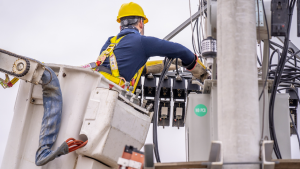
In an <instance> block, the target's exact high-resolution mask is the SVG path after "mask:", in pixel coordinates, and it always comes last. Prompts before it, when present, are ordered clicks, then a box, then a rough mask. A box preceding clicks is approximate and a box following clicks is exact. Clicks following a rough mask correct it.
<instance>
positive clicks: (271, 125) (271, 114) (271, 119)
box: [269, 0, 295, 159]
mask: <svg viewBox="0 0 300 169" xmlns="http://www.w3.org/2000/svg"><path fill="white" fill-rule="evenodd" d="M294 6H295V1H293V0H292V2H291V6H289V9H288V11H289V15H288V27H287V34H286V36H285V39H284V48H283V50H282V55H281V58H280V62H279V64H278V67H277V69H276V73H275V79H274V84H273V90H272V94H271V98H270V104H269V128H270V137H271V139H272V140H274V152H275V155H276V157H277V158H278V159H281V158H282V157H281V153H280V149H279V146H278V142H277V138H276V132H275V125H274V103H275V97H276V91H277V88H278V85H279V82H280V78H281V74H282V72H283V69H284V65H285V63H286V62H285V61H286V57H287V53H288V44H289V36H290V29H291V21H292V17H291V16H292V14H293V10H294Z"/></svg>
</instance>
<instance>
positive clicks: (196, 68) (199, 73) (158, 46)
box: [141, 36, 208, 81]
mask: <svg viewBox="0 0 300 169" xmlns="http://www.w3.org/2000/svg"><path fill="white" fill-rule="evenodd" d="M141 41H142V45H143V47H144V50H145V54H146V56H147V57H151V56H165V57H168V58H179V59H181V61H182V65H183V66H184V67H185V68H186V69H188V70H189V71H191V73H192V74H193V76H194V77H196V78H198V79H200V80H201V81H204V79H206V78H207V77H208V73H207V71H206V69H205V68H204V67H203V66H202V65H200V61H199V60H198V57H197V56H196V55H194V53H192V52H191V51H190V50H189V49H188V48H186V47H184V46H183V45H181V44H178V43H174V42H169V41H166V40H162V39H158V38H154V37H146V36H142V38H141ZM157 67H158V65H156V67H154V68H153V69H154V70H162V67H163V65H161V69H158V68H157ZM149 70H150V71H149ZM146 72H147V73H149V72H151V68H150V67H149V68H148V67H147V65H146Z"/></svg>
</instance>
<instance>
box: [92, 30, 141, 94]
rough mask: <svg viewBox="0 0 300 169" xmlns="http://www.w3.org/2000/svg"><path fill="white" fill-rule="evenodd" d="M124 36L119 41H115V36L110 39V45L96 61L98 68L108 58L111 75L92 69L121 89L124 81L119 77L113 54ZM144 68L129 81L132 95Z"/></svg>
mask: <svg viewBox="0 0 300 169" xmlns="http://www.w3.org/2000/svg"><path fill="white" fill-rule="evenodd" d="M125 36H126V35H125ZM125 36H122V37H120V38H119V39H117V36H115V37H113V38H111V39H110V42H111V44H110V45H109V46H108V47H107V48H106V50H104V51H103V52H102V53H101V54H100V56H99V57H98V59H97V62H96V66H98V67H99V66H101V65H102V64H103V63H104V61H105V59H106V58H107V57H108V58H109V63H110V69H111V74H110V73H108V72H104V71H101V70H100V69H97V68H94V70H96V71H99V72H100V73H101V74H102V75H103V76H104V77H105V78H107V79H108V80H110V81H112V82H114V83H115V84H117V85H119V86H121V87H123V88H124V87H125V82H126V80H125V79H124V78H123V77H121V76H120V73H119V69H118V63H117V59H116V56H115V54H114V49H115V47H116V46H117V45H118V43H119V42H120V41H121V39H122V38H124V37H125ZM144 67H145V66H143V67H141V68H140V69H139V70H138V72H137V73H136V74H135V75H134V76H133V78H132V79H131V81H130V86H133V91H132V93H134V91H135V89H136V86H137V84H138V82H139V80H140V78H141V75H142V72H143V69H144Z"/></svg>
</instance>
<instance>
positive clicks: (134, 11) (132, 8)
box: [117, 2, 148, 24]
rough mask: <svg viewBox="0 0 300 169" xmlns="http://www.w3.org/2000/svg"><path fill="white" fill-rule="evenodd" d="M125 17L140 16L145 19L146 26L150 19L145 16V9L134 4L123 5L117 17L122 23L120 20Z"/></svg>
mask: <svg viewBox="0 0 300 169" xmlns="http://www.w3.org/2000/svg"><path fill="white" fill-rule="evenodd" d="M125 16H140V17H143V18H144V24H145V23H147V22H148V18H147V17H146V15H145V14H144V10H143V8H142V7H141V6H140V5H139V4H137V3H134V2H129V3H124V4H122V6H121V8H120V10H119V14H118V17H117V22H119V23H120V22H121V20H120V19H121V18H123V17H125Z"/></svg>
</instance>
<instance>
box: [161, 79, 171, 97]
mask: <svg viewBox="0 0 300 169" xmlns="http://www.w3.org/2000/svg"><path fill="white" fill-rule="evenodd" d="M161 83H162V85H161V90H160V98H163V99H171V78H170V77H168V76H166V77H165V78H163V80H162V82H161Z"/></svg>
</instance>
